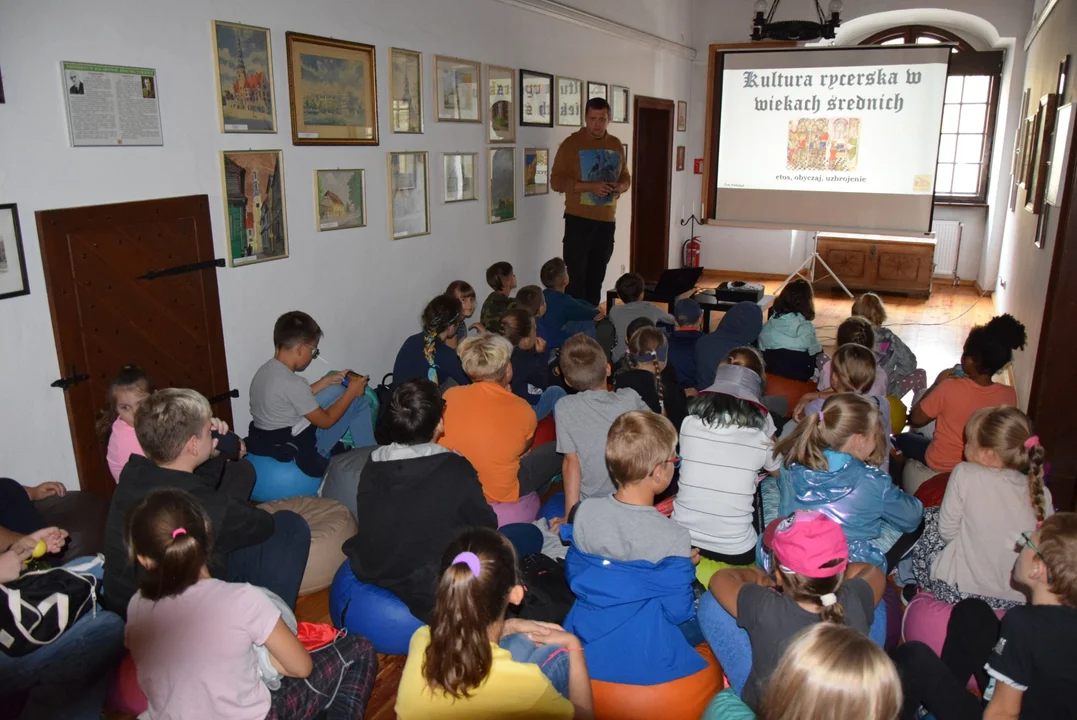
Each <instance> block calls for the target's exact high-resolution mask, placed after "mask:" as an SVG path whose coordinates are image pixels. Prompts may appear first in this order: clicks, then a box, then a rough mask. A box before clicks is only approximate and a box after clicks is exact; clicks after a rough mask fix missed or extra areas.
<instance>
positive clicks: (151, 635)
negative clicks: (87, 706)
mask: <svg viewBox="0 0 1077 720" xmlns="http://www.w3.org/2000/svg"><path fill="white" fill-rule="evenodd" d="M126 540H127V547H128V552H129V553H130V559H131V562H137V563H138V564H139V565H141V566H142V570H143V572H142V576H141V584H140V587H139V590H138V592H137V593H136V594H135V596H134V597H132V598H131V601H130V603H129V604H128V606H127V628H126V634H125V642H126V645H127V648H128V649H129V650H130V651H131V656H132V657H133V658H134V661H135V666H136V667H137V668H138V684H139V687H141V688H142V691H143V692H144V693H145V694H146V699H147V701H148V702H149V712H150V715H151V716H152V717H154V718H156V719H158V720H203V719H204V718H221V719H222V720H249V719H257V718H267V719H272V720H300V719H305V718H309V717H312V716H313V715H314V714H316V713H317V712H320V711H327V715H326V717H329V718H352V717H362V715H363V712H364V711H365V709H366V704H367V701H368V700H369V699H370V693H371V691H372V690H373V689H374V678H375V676H376V675H377V672H378V660H377V655H376V654H375V653H374V646H373V645H371V644H370V641H368V640H367V639H366V638H363V637H361V636H359V635H343V636H339V637H336V638H335V639H334V640H333V641H332V642H331V643H330V644H328V645H325V646H324V647H321V648H319V649H318V650H315V651H313V652H308V651H307V649H306V648H305V647H304V646H303V644H302V643H300V641H299V639H298V638H297V637H296V635H295V633H294V632H293V631H292V630H291V628H289V626H288V625H287V624H286V623H285V621H284V619H283V618H282V616H281V611H280V610H279V609H278V606H277V605H276V604H275V603H274V601H273V600H271V599H270V597H269V595H268V594H267V593H266V592H265V591H263V590H262V589H261V588H258V587H255V586H253V585H249V584H247V583H230V582H224V581H222V580H215V579H213V578H212V577H210V574H209V569H208V568H207V566H206V565H207V563H208V562H209V560H210V557H211V555H212V552H213V532H212V528H211V523H210V520H209V517H208V516H207V515H206V513H205V512H204V511H203V510H202V507H201V505H200V504H199V502H198V500H196V499H195V498H194V497H193V496H191V495H189V494H187V493H185V492H182V491H180V490H159V491H156V492H153V493H151V494H149V495H147V496H146V497H144V498H142V499H141V500H140V501H139V502H138V503H137V504H136V505H135V506H134V507H132V508H131V511H130V512H129V513H128V515H127V528H126ZM253 646H263V647H264V648H265V650H266V651H268V658H269V662H270V663H271V664H272V666H273V668H274V670H275V671H276V672H275V673H272V674H270V673H268V671H267V670H263V669H261V668H260V667H259V660H258V653H256V652H255V651H254V650H253V649H252V647H253ZM269 675H271V677H269ZM269 683H272V684H273V685H277V689H275V690H273V691H272V692H271V691H270V685H269ZM278 683H279V684H278Z"/></svg>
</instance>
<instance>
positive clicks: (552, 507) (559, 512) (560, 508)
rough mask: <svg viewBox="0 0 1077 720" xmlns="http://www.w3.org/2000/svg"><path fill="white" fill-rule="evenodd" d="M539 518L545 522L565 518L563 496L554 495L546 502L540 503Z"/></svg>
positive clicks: (562, 494) (559, 494)
mask: <svg viewBox="0 0 1077 720" xmlns="http://www.w3.org/2000/svg"><path fill="white" fill-rule="evenodd" d="M538 516H539V517H540V518H546V522H549V521H550V520H553V519H554V518H559V517H564V516H565V494H564V493H563V492H559V493H554V494H553V495H551V496H550V497H549V498H547V500H546V502H544V503H542V507H541V508H539V514H538Z"/></svg>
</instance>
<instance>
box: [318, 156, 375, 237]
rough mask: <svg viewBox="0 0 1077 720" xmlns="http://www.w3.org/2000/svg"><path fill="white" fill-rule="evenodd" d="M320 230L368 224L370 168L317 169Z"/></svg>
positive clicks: (341, 228)
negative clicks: (367, 199) (367, 172)
mask: <svg viewBox="0 0 1077 720" xmlns="http://www.w3.org/2000/svg"><path fill="white" fill-rule="evenodd" d="M314 207H315V209H316V212H317V214H318V216H317V223H316V227H317V229H318V232H322V231H325V230H347V229H349V228H360V227H366V171H365V170H362V169H355V170H315V171H314Z"/></svg>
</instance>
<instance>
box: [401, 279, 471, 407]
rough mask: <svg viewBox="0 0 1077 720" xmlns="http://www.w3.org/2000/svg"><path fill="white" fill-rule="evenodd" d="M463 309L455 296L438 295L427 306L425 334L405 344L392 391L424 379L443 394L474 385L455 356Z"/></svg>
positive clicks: (423, 326) (423, 332) (402, 347)
mask: <svg viewBox="0 0 1077 720" xmlns="http://www.w3.org/2000/svg"><path fill="white" fill-rule="evenodd" d="M462 308H463V306H462V305H461V304H460V300H459V299H458V298H456V297H454V296H452V295H438V296H437V297H436V298H434V299H433V300H431V301H430V302H428V303H427V304H426V308H425V309H423V316H422V332H419V333H416V334H414V335H412V336H411V337H409V338H408V339H407V340H405V341H404V344H403V345H401V346H400V350H399V352H397V354H396V362H395V363H393V388H394V389H395V388H396V387H397V386H399V385H400V384H401V383H405V382H407V381H409V380H416V379H419V378H424V379H427V380H431V381H433V382H434V383H436V384H437V385H438V386H439V387H440V388H441V389H442V390H446V389H448V388H450V387H452V386H453V385H468V384H470V383H471V381H470V380H468V379H467V375H466V374H465V373H464V368H463V367H462V366H461V365H460V358H459V357H458V356H457V354H456V344H457V337H456V330H457V328H458V327H459V326H460V325H461V324H462V323H464V317H463V314H462Z"/></svg>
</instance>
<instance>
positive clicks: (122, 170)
mask: <svg viewBox="0 0 1077 720" xmlns="http://www.w3.org/2000/svg"><path fill="white" fill-rule="evenodd" d="M690 2H691V0H675V1H674V2H663V3H662V4H661V5H662V8H661V11H659V9H658V8H656V5H657V4H655V3H647V2H641V1H640V0H636V2H634V3H633V4H632V5H631V8H630V9H631V12H629V13H625V12H623V8H624V4H623V3H621V2H618V0H578V2H577V3H576V4H577V5H578V6H579V7H580V8H581V9H584V10H587V11H588V12H592V13H595V14H598V15H603V16H606V17H611V18H615V19H618V20H621V21H623V22H625V23H627V24H629V25H633V26H634V27H636V28H638V29H641V30H645V31H647V32H650V33H654V34H659V35H662V36H664V37H666V38H667V39H670V40H673V41H675V42H680V41H681V38H689V37H690V36H691V33H692V31H691V20H692V14H691V11H690V7H691V6H690ZM213 19H220V20H229V21H234V22H242V23H249V24H254V25H261V26H266V27H269V28H271V29H272V43H273V50H274V74H275V83H276V95H277V104H278V107H277V123H278V130H279V131H278V133H277V134H276V135H222V134H220V133H219V132H218V118H217V110H216V105H215V96H216V90H215V86H214V78H213V72H214V69H213V52H212V43H211V33H210V21H211V20H213ZM287 30H294V31H298V32H305V33H310V34H314V35H327V36H333V37H337V38H342V39H347V40H354V41H358V42H367V43H372V44H374V45H375V46H376V47H377V63H378V75H379V77H378V80H379V92H380V101H379V106H380V107H381V108H382V112H381V120H382V123H381V143H382V144H381V146H380V147H372V148H350V147H349V148H332V147H303V148H297V147H292V146H291V143H290V129H289V118H288V109H287V108H288V83H287V70H286V58H285V41H284V33H285V31H287ZM389 46H397V47H404V48H411V49H415V50H420V51H422V52H423V53H424V57H423V60H424V85H425V101H426V134H425V135H422V136H419V137H415V136H401V135H393V134H391V133H390V132H388V128H387V125H386V123H385V117H386V116H385V110H384V108H386V107H387V97H388V90H387V87H388V86H387V78H388V75H387V70H386V68H387V67H388V50H387V48H388V47H389ZM437 53H440V54H447V55H456V56H460V57H465V58H470V59H473V60H477V61H480V62H485V63H495V64H499V65H507V66H510V67H515V68H520V67H524V68H528V69H532V70H540V71H544V72H549V73H553V74H562V75H569V76H573V77H579V78H583V79H584V80H587V79H592V80H600V81H604V82H609V83H616V84H620V85H627V86H628V87H629V88H631V90H632V92H633V93H639V94H645V95H654V96H659V97H667V98H670V99H675V98H677V97H681V98H683V97H686V96H687V94H688V89H689V78H690V73H691V67H690V62H689V61H688V60H686V59H684V58H683V57H679V56H675V55H673V54H670V53H667V52H664V51H658V50H655V49H652V48H649V47H646V46H643V45H641V44H639V43H636V42H632V41H628V40H625V39H622V38H618V37H614V36H612V35H609V34H606V33H601V32H597V31H595V30H592V29H589V28H587V27H583V26H580V25H578V24H573V23H569V22H565V21H562V20H559V19H556V18H553V17H549V16H547V15H544V14H540V13H536V12H531V11H529V10H526V9H523V8H520V7H515V6H513V5H510V4H507V3H502V2H496V1H495V0H437V1H436V2H433V1H432V0H393V2H385V1H383V0H382V1H379V0H308V1H307V2H290V1H289V0H262V1H260V2H255V1H254V0H214V1H212V2H211V1H210V0H186V2H182V3H168V4H160V5H158V4H151V3H146V2H135V1H134V0H96V1H95V2H93V3H79V4H75V3H64V4H63V6H62V7H61V4H60V3H57V2H54V1H50V0H5V1H4V2H3V3H2V4H0V68H2V70H3V73H4V89H5V91H6V95H7V103H6V104H4V105H0V202H14V203H18V206H19V212H20V219H21V221H22V229H23V245H24V248H25V252H26V261H27V265H28V270H29V282H30V288H31V294H30V295H29V296H27V297H21V298H16V299H11V300H5V301H0V348H3V350H4V352H2V353H0V396H2V397H3V398H4V400H5V402H4V403H3V406H2V408H0V423H2V426H3V428H4V432H3V433H0V474H3V475H10V476H13V477H17V478H20V479H22V480H23V481H25V482H33V483H36V482H40V481H43V480H59V481H61V482H64V483H65V484H67V485H68V486H69V487H77V479H76V477H75V465H74V457H73V453H72V449H71V443H70V440H69V437H70V435H69V430H68V421H67V413H66V410H65V406H64V401H63V395H62V393H61V392H60V391H59V390H56V389H52V388H50V387H49V383H50V382H52V381H53V380H55V379H56V378H57V377H59V368H58V366H57V361H56V349H55V344H54V341H53V333H52V328H51V318H50V315H49V310H48V301H47V297H46V293H45V285H44V278H43V275H42V268H41V256H40V252H39V248H38V239H37V233H36V230H35V224H34V211H36V210H41V209H51V208H62V207H71V206H79V205H95V204H100V203H114V202H122V201H130V200H142V199H151V198H160V197H169V196H177V195H187V194H201V193H206V194H208V195H209V196H210V206H211V209H212V212H211V216H212V224H213V232H214V237H215V243H216V247H217V249H218V253H219V254H220V255H221V256H223V255H224V254H225V252H226V250H225V247H226V246H225V233H224V213H223V204H222V198H221V178H220V158H219V151H221V150H225V149H247V148H256V149H257V148H274V149H275V148H282V149H283V151H284V169H285V170H284V172H285V187H286V191H287V197H286V203H287V213H288V229H289V240H290V250H291V257H289V258H287V259H284V260H279V261H274V262H267V263H262V264H258V265H254V266H248V267H241V268H235V269H225V270H220V271H218V281H219V285H220V300H221V309H222V316H223V322H224V335H225V345H226V353H227V360H228V371H229V377H230V380H231V385H232V386H233V387H236V388H239V389H240V391H241V392H242V397H241V398H240V399H239V400H238V401H236V402H235V403H234V404H233V410H234V414H235V419H236V424H237V425H238V426H239V427H240V428H241V429H243V428H245V427H246V425H247V423H248V422H249V413H248V409H247V400H246V391H247V387H248V385H249V382H250V378H251V376H252V374H253V372H254V370H255V369H256V368H257V367H258V365H259V364H260V363H262V362H263V361H264V360H265V359H266V358H267V357H268V356H269V355H270V354H271V353H272V345H271V341H270V333H271V329H272V324H273V321H274V320H275V319H276V317H277V316H278V315H279V314H280V313H281V312H284V311H286V310H291V309H294V308H302V309H304V310H306V311H307V312H309V313H311V314H312V315H313V316H314V317H315V318H316V319H317V320H318V322H319V323H320V324H321V325H322V327H323V328H324V330H325V332H326V337H325V340H324V342H323V343H322V347H323V349H324V351H325V355H326V356H327V357H328V358H329V359H330V360H332V361H333V362H334V363H335V364H337V365H343V364H347V365H349V366H351V367H353V368H355V369H357V370H360V371H363V372H368V373H370V374H371V375H372V376H374V377H375V378H380V377H381V375H382V374H383V373H385V372H388V371H389V370H390V369H391V365H392V360H393V358H394V356H395V354H396V350H397V348H398V347H399V344H400V342H401V341H402V340H403V339H404V337H406V336H407V335H408V334H411V333H412V332H416V331H417V330H418V320H417V318H418V316H419V313H420V312H421V310H422V306H423V305H424V303H425V302H426V300H427V299H429V298H430V297H432V296H433V295H435V294H437V293H438V292H440V291H441V290H443V289H444V287H445V286H446V285H447V284H448V282H449V281H451V280H454V279H456V278H465V279H467V280H469V281H470V282H471V283H472V284H473V285H475V286H476V288H477V289H478V291H479V293H480V301H481V297H482V295H484V294H485V292H486V290H485V289H484V288H483V275H482V271H483V269H484V268H485V267H486V266H487V265H489V264H490V263H491V262H493V261H495V260H508V261H510V262H512V263H513V264H514V265H515V266H516V270H517V275H518V276H519V278H520V280H521V282H522V283H529V282H537V280H538V277H537V275H538V268H539V266H540V265H541V263H542V262H543V261H545V260H546V259H548V258H550V257H553V256H554V255H559V254H560V247H561V243H560V239H561V235H562V227H563V226H562V221H561V213H562V209H563V202H562V199H561V197H560V196H558V195H556V194H552V193H551V194H550V195H548V196H540V197H528V198H524V197H522V189H518V192H517V207H518V211H517V218H518V219H517V220H516V221H515V222H510V223H503V224H499V225H487V224H486V223H485V212H484V210H485V196H486V193H485V190H483V191H482V198H483V199H482V200H481V201H480V202H474V203H465V204H459V205H443V204H442V203H441V202H440V194H439V188H440V175H441V173H440V170H439V167H440V164H441V155H440V153H441V152H444V151H453V150H462V151H476V152H481V153H483V158H485V149H486V145H485V143H484V137H485V136H484V133H483V127H482V126H479V125H457V124H447V123H440V124H439V123H436V122H434V121H433V118H432V116H431V90H430V88H431V86H432V83H431V78H432V75H431V63H432V58H433V56H434V54H437ZM61 60H75V61H87V62H97V63H108V64H117V65H120V64H122V65H138V66H146V67H152V68H156V69H157V72H158V88H159V97H160V105H161V113H162V118H163V125H164V138H165V144H164V146H163V147H159V148H130V147H129V148H77V149H75V148H71V147H69V143H68V140H67V128H66V121H65V117H64V109H63V94H62V92H63V90H62V86H61V82H60V73H59V68H58V64H59V62H60V61H61ZM610 130H611V131H612V133H613V134H614V135H617V136H619V137H620V138H621V139H622V141H624V142H628V143H630V145H632V144H634V143H633V141H632V138H631V126H629V125H612V126H611V128H610ZM569 133H570V130H569V129H567V128H554V129H552V130H549V129H538V128H520V129H518V131H517V149H518V152H517V163H518V167H517V170H518V173H520V172H521V170H520V167H519V163H520V162H521V152H522V149H523V148H524V147H529V146H539V147H548V148H550V150H551V157H552V153H553V152H554V151H555V150H556V148H557V146H558V144H559V143H560V141H561V140H562V139H563V138H564V137H566V136H567V135H568V134H569ZM405 149H414V150H427V151H430V153H431V154H430V165H431V178H430V180H431V182H430V185H431V193H432V196H431V215H432V227H433V233H432V234H431V235H428V236H424V237H419V238H412V239H407V240H400V241H395V242H394V241H391V240H389V236H388V228H387V222H386V208H387V195H386V186H385V167H386V152H387V151H390V150H405ZM630 149H632V150H634V148H630ZM484 163H485V160H484ZM334 167H362V168H366V169H367V183H368V187H367V205H368V214H369V224H368V227H366V228H364V229H359V230H346V231H338V232H329V233H315V232H314V231H313V230H312V227H313V224H314V206H313V195H314V193H313V192H311V183H312V171H313V170H314V169H315V168H334ZM481 178H482V182H483V183H485V168H484V169H483V171H482V174H481ZM678 206H679V203H675V205H674V207H678ZM630 207H631V205H630V198H625V199H624V200H623V201H622V208H621V211H620V217H619V219H620V221H621V222H619V223H618V230H617V246H616V250H615V252H614V256H613V259H612V260H611V262H610V273H609V278H608V280H609V281H610V282H612V279H613V278H615V277H616V274H617V273H618V271H619V270H620V266H621V265H622V264H627V262H628V238H629V219H630V218H629V216H630ZM678 229H679V228H678ZM674 237H676V235H674ZM671 244H674V245H675V244H676V243H671ZM132 360H134V361H137V360H138V358H132ZM325 367H326V366H324V365H322V366H321V367H316V368H315V370H317V371H322V370H323V369H324V368H325Z"/></svg>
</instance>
